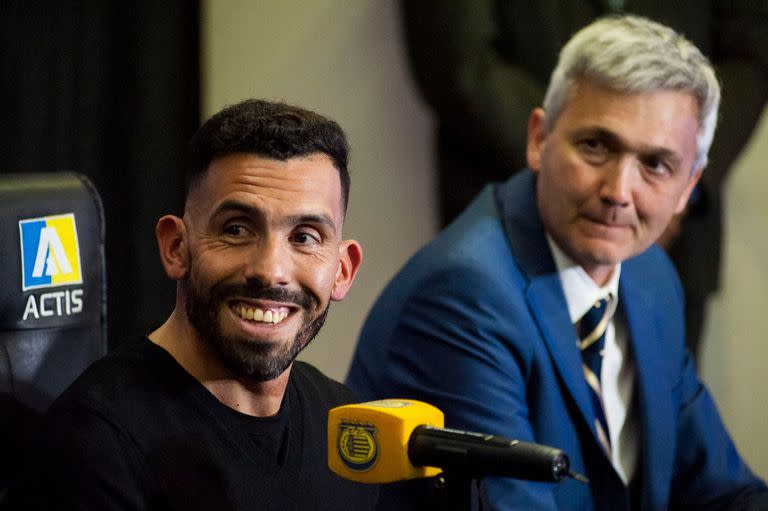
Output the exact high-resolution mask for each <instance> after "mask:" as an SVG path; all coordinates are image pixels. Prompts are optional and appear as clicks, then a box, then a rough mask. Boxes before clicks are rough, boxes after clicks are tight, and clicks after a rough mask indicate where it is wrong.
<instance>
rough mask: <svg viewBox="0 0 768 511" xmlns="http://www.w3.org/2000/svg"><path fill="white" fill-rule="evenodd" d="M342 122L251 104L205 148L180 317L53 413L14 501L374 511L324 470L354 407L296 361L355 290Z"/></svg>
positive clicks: (176, 267)
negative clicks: (343, 416) (340, 421)
mask: <svg viewBox="0 0 768 511" xmlns="http://www.w3.org/2000/svg"><path fill="white" fill-rule="evenodd" d="M347 153H348V147H347V142H346V138H345V136H344V133H343V131H342V130H341V128H340V127H339V126H338V125H337V124H336V123H335V122H333V121H330V120H328V119H326V118H324V117H322V116H320V115H318V114H315V113H312V112H309V111H306V110H303V109H300V108H296V107H293V106H289V105H285V104H282V103H272V102H265V101H258V100H249V101H245V102H242V103H240V104H237V105H233V106H230V107H228V108H226V109H224V110H223V111H221V112H219V113H218V114H216V115H214V116H213V117H212V118H211V119H209V120H208V121H207V122H206V123H205V124H204V125H203V126H202V127H201V128H200V130H198V132H197V133H196V134H195V136H194V137H193V139H192V142H191V144H190V155H189V156H190V158H189V175H188V178H189V179H188V182H187V193H186V203H185V209H184V214H183V216H182V217H178V216H173V215H167V216H164V217H162V218H161V219H160V220H159V221H158V224H157V229H156V235H157V241H158V246H159V251H160V257H161V260H162V264H163V267H164V269H165V271H166V273H167V274H168V276H169V277H170V278H172V279H174V280H176V282H177V297H176V305H175V309H174V310H173V312H172V313H171V315H170V317H169V318H168V320H167V321H166V322H165V323H164V324H163V325H162V326H160V327H159V328H158V329H156V330H154V331H153V332H151V333H150V334H149V335H148V336H147V337H142V338H139V339H136V340H134V341H132V342H128V343H124V344H123V345H121V346H120V347H119V348H118V349H117V350H115V351H113V352H112V353H110V354H109V355H108V356H107V357H106V358H104V359H102V360H101V361H99V362H97V363H96V364H94V365H93V366H91V367H90V368H89V369H88V370H87V371H86V372H85V373H84V374H83V375H82V376H81V377H80V378H79V379H78V380H77V381H76V382H75V383H74V384H73V385H72V386H71V387H70V388H69V389H68V390H67V391H66V392H65V394H64V395H63V396H62V397H61V398H59V399H58V400H57V401H56V403H54V405H53V406H52V408H51V410H50V411H49V413H48V416H47V423H46V431H45V435H44V436H43V438H42V439H41V444H40V450H39V452H37V453H36V455H35V456H33V457H32V458H31V459H30V465H29V467H28V470H27V471H26V474H25V477H23V478H21V479H20V481H19V482H18V484H17V485H16V486H14V488H13V489H12V490H11V492H10V493H9V501H8V504H9V507H11V508H13V509H38V508H51V509H53V508H55V509H74V508H77V509H98V510H104V509H116V510H117V509H120V510H122V509H126V510H127V509H136V510H138V509H179V510H182V509H183V510H189V509H216V510H241V509H243V510H246V509H254V510H256V509H259V510H261V509H274V510H291V509H297V510H298V509H313V510H314V509H318V510H323V509H327V510H343V509H350V510H352V509H354V510H362V509H372V508H373V506H374V504H375V500H376V496H377V488H376V487H375V486H369V485H362V484H357V483H352V482H349V481H345V480H343V479H341V478H340V477H338V476H336V475H335V474H333V473H331V472H330V470H329V469H328V467H327V462H326V420H327V412H328V410H329V409H330V408H332V407H334V406H337V405H340V404H344V403H348V402H351V401H354V400H355V397H354V395H353V394H352V393H351V392H350V391H349V390H348V389H347V388H346V387H344V386H343V385H341V384H339V383H337V382H335V381H333V380H331V379H329V378H327V377H325V376H324V375H322V374H321V373H320V372H319V371H318V370H317V369H315V368H313V367H312V366H310V365H308V364H305V363H301V362H294V359H295V358H296V356H297V355H298V353H299V352H300V351H301V350H302V349H303V348H304V347H305V346H306V345H307V344H308V343H309V342H310V341H311V340H312V338H314V336H315V335H316V334H317V332H318V330H319V329H320V327H321V326H322V324H323V322H324V321H325V317H326V315H327V313H328V306H329V303H330V301H331V300H341V299H343V298H344V296H345V295H346V293H347V291H348V290H349V288H350V286H351V284H352V282H353V280H354V278H355V275H356V273H357V270H358V268H359V266H360V263H361V260H362V249H361V247H360V245H359V244H358V243H357V242H356V241H353V240H344V239H343V238H342V226H343V221H344V214H345V211H346V206H347V200H348V193H349V174H348V171H347Z"/></svg>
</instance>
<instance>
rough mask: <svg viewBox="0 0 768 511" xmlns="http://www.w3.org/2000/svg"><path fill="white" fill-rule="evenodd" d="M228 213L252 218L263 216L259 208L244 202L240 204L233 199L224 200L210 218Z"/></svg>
mask: <svg viewBox="0 0 768 511" xmlns="http://www.w3.org/2000/svg"><path fill="white" fill-rule="evenodd" d="M230 212H238V213H242V214H244V215H246V216H250V217H254V218H261V217H263V216H264V214H263V213H262V212H261V210H260V209H259V208H257V207H254V206H251V205H250V204H246V203H245V202H240V201H237V200H233V199H228V200H225V201H224V202H222V203H221V204H219V205H218V206H217V207H216V209H215V210H214V211H213V215H211V216H217V215H220V214H222V213H230Z"/></svg>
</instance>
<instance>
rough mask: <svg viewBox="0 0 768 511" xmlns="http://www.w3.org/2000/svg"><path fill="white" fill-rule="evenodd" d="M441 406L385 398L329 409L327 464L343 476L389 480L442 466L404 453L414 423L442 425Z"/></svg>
mask: <svg viewBox="0 0 768 511" xmlns="http://www.w3.org/2000/svg"><path fill="white" fill-rule="evenodd" d="M444 420H445V419H444V416H443V412H441V411H440V410H438V409H437V408H435V407H434V406H432V405H430V404H427V403H422V402H421V401H414V400H410V399H408V400H406V399H383V400H380V401H370V402H368V403H360V404H353V405H344V406H338V407H336V408H333V409H331V410H330V411H329V412H328V466H329V467H330V469H331V470H332V471H333V472H335V473H336V474H338V475H340V476H341V477H343V478H345V479H349V480H352V481H358V482H361V483H390V482H393V481H403V480H406V479H416V478H420V477H432V476H435V475H437V474H439V473H440V472H441V470H440V469H438V468H434V467H424V466H421V467H417V466H414V465H413V464H412V463H411V462H410V460H409V459H408V455H407V451H408V441H409V439H410V438H411V433H413V430H414V429H416V427H417V426H420V425H423V424H429V425H431V426H435V427H442V426H443V424H444Z"/></svg>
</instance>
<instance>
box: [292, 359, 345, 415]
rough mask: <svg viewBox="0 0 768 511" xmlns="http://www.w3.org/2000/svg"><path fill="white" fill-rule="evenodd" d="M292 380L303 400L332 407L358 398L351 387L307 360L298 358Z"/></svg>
mask: <svg viewBox="0 0 768 511" xmlns="http://www.w3.org/2000/svg"><path fill="white" fill-rule="evenodd" d="M291 381H292V382H293V385H295V388H296V390H297V391H298V393H299V395H300V396H302V399H303V400H306V399H310V400H311V401H313V402H319V403H324V404H325V405H326V406H331V407H332V406H340V405H343V404H348V403H352V402H355V401H356V400H357V396H356V395H355V393H354V392H353V391H352V390H351V389H350V388H349V387H347V386H346V385H344V384H343V383H341V382H338V381H336V380H334V379H333V378H331V377H329V376H327V375H325V374H324V373H323V372H322V371H320V370H319V369H318V368H316V367H315V366H313V365H311V364H309V363H307V362H303V361H300V360H297V361H295V362H294V363H293V368H292V369H291Z"/></svg>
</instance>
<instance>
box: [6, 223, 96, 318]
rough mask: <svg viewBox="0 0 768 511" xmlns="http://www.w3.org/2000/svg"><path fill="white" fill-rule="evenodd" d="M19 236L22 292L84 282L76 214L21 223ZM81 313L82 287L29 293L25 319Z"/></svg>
mask: <svg viewBox="0 0 768 511" xmlns="http://www.w3.org/2000/svg"><path fill="white" fill-rule="evenodd" d="M19 236H20V240H21V274H22V290H23V291H29V290H31V289H42V288H56V287H64V286H75V285H78V284H82V283H83V275H82V271H81V268H80V247H79V245H78V242H77V227H76V225H75V215H74V214H72V213H67V214H63V215H51V216H44V217H40V218H29V219H26V220H19ZM82 310H83V290H82V289H80V288H77V289H63V290H59V291H50V292H45V293H40V294H30V295H29V297H28V298H27V303H26V305H25V307H24V315H23V317H22V320H23V321H26V320H27V319H39V318H40V317H49V316H65V315H66V316H69V315H71V314H78V313H79V312H81V311H82Z"/></svg>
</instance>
